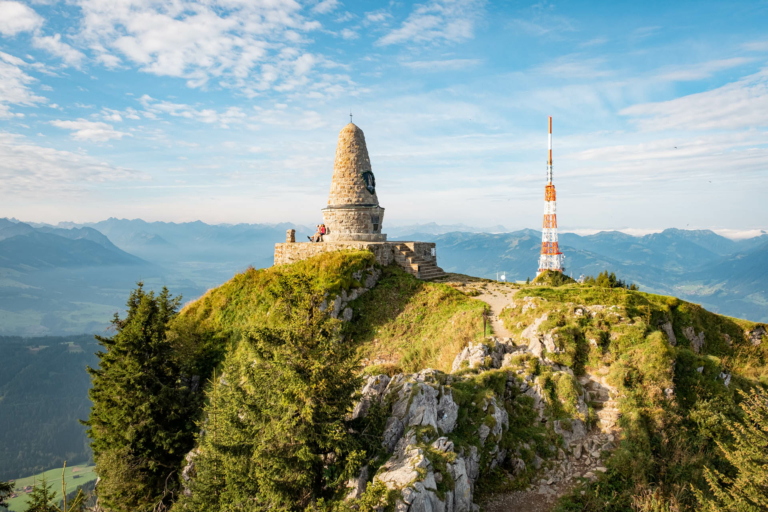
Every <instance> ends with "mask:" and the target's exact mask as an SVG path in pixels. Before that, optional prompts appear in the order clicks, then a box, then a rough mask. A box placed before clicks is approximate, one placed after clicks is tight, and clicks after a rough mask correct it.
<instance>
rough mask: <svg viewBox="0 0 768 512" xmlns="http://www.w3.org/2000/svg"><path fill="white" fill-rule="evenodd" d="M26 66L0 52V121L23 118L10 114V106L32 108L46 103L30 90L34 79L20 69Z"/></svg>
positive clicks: (16, 114)
mask: <svg viewBox="0 0 768 512" xmlns="http://www.w3.org/2000/svg"><path fill="white" fill-rule="evenodd" d="M27 65H28V64H27V62H26V61H24V60H22V59H20V58H18V57H14V56H13V55H9V54H7V53H3V52H0V119H3V118H6V119H7V118H10V117H24V115H23V114H20V113H12V112H11V110H10V105H24V106H33V105H36V104H38V103H45V102H46V101H47V100H46V98H44V97H42V96H38V95H36V94H34V93H33V92H32V91H31V90H30V88H29V84H31V83H32V82H35V79H34V78H33V77H31V76H29V75H28V74H26V73H25V72H24V71H23V70H22V69H21V68H22V67H24V66H27Z"/></svg>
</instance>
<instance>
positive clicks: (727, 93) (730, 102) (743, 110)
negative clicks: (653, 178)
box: [619, 69, 768, 130]
mask: <svg viewBox="0 0 768 512" xmlns="http://www.w3.org/2000/svg"><path fill="white" fill-rule="evenodd" d="M619 113H620V114H621V115H624V116H628V117H630V118H632V119H631V120H632V122H634V123H636V124H637V125H638V127H640V128H641V129H643V130H734V129H743V128H755V127H764V126H768V69H764V70H762V71H760V72H759V73H755V74H753V75H750V76H747V77H745V78H742V79H741V80H738V81H736V82H733V83H730V84H727V85H724V86H722V87H718V88H717V89H714V90H711V91H706V92H701V93H698V94H690V95H688V96H683V97H680V98H676V99H673V100H669V101H663V102H657V103H644V104H640V105H634V106H631V107H628V108H625V109H623V110H621V111H620V112H619Z"/></svg>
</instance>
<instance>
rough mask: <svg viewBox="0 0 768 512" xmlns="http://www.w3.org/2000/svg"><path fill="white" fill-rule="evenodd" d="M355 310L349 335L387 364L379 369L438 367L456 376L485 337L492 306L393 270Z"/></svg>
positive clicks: (368, 355) (370, 356) (364, 350)
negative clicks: (459, 359) (466, 353)
mask: <svg viewBox="0 0 768 512" xmlns="http://www.w3.org/2000/svg"><path fill="white" fill-rule="evenodd" d="M352 308H353V311H354V312H355V316H354V317H353V320H352V322H351V323H349V324H347V325H346V326H345V334H346V335H348V336H349V337H351V339H352V340H354V341H355V342H356V343H359V344H361V354H362V356H363V357H365V358H368V359H369V360H371V361H374V360H377V359H379V360H384V361H387V363H385V364H384V365H380V366H378V367H377V368H375V370H376V371H384V372H386V373H390V374H391V373H397V372H417V371H419V370H422V369H424V368H434V369H437V370H441V371H444V372H446V373H450V371H451V365H452V364H453V360H454V358H455V357H456V355H457V354H458V353H459V352H460V351H461V350H462V349H463V348H464V347H465V346H466V345H467V343H469V342H470V341H479V340H481V339H482V331H483V311H485V310H486V308H487V305H486V304H485V303H484V302H482V301H479V300H476V299H472V298H470V297H468V296H467V295H466V294H464V293H462V292H460V291H457V290H455V289H454V288H452V287H450V286H448V285H444V284H439V283H430V282H424V281H419V280H418V279H415V278H414V277H413V276H411V275H410V274H407V273H405V272H403V271H402V270H400V269H399V268H396V267H394V266H390V267H387V268H385V269H384V272H383V274H382V276H381V279H380V280H379V284H378V285H377V286H376V287H375V288H374V289H373V290H371V291H369V292H368V293H366V294H364V295H362V296H361V297H360V298H358V299H357V300H356V301H354V302H353V303H352ZM371 371H373V370H371Z"/></svg>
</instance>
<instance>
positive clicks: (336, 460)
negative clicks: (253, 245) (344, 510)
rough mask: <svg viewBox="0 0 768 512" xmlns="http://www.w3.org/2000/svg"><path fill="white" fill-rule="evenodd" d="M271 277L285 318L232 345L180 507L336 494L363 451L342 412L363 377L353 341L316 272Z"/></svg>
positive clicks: (251, 505) (261, 504) (282, 502)
mask: <svg viewBox="0 0 768 512" xmlns="http://www.w3.org/2000/svg"><path fill="white" fill-rule="evenodd" d="M274 286H275V288H274V290H275V292H276V293H278V295H279V297H280V300H279V304H278V305H277V306H276V309H273V310H272V311H273V313H275V314H280V315H281V316H282V317H284V318H285V321H286V325H285V326H283V327H254V328H253V329H252V330H250V331H248V332H247V333H245V335H244V337H243V339H242V340H241V342H240V343H239V344H238V346H237V348H236V349H235V350H233V351H230V352H229V354H228V355H227V359H226V361H225V363H224V365H223V375H222V378H221V380H220V382H216V383H214V385H215V387H214V388H213V389H212V390H211V392H210V393H209V404H208V406H207V407H206V410H205V416H206V421H205V424H204V425H203V429H204V430H203V432H204V434H202V435H201V436H200V439H199V445H198V449H197V450H196V452H195V454H194V455H193V460H194V469H192V470H191V471H189V472H188V473H187V476H188V477H191V479H192V480H191V491H192V492H191V496H190V497H188V498H184V499H182V500H181V502H180V503H179V504H178V508H179V509H184V508H187V509H188V510H200V511H203V510H206V511H215V510H244V511H247V510H253V511H256V510H300V509H303V508H305V507H307V506H309V505H312V504H314V503H315V502H316V501H317V500H318V499H320V498H323V497H332V495H333V494H334V491H335V489H336V488H337V487H338V486H339V484H340V483H343V482H345V481H346V480H347V479H348V478H349V477H351V476H352V474H353V472H354V471H356V470H357V469H358V467H359V459H360V458H361V457H362V456H364V455H365V453H364V452H363V451H361V450H359V448H360V445H359V443H357V442H356V440H355V438H354V437H353V435H352V434H351V433H350V432H349V429H348V426H347V422H346V421H345V418H346V417H347V415H348V413H349V412H350V411H351V406H352V400H353V396H354V395H355V392H356V391H357V389H358V388H359V387H360V384H361V382H362V379H361V378H360V377H359V367H358V364H357V363H358V360H359V358H358V357H357V356H356V347H355V346H354V345H353V344H351V343H345V342H344V340H343V337H342V335H341V334H340V333H339V329H338V327H339V324H340V320H337V319H333V318H331V317H330V315H329V314H328V312H327V311H325V312H322V311H320V309H319V307H318V306H319V305H320V303H321V302H322V301H323V297H322V294H320V293H318V292H317V291H316V290H313V289H312V283H311V280H310V278H309V276H306V275H296V274H290V275H283V276H280V277H279V278H278V280H277V282H276V283H274Z"/></svg>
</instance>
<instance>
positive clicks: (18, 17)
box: [0, 1, 43, 37]
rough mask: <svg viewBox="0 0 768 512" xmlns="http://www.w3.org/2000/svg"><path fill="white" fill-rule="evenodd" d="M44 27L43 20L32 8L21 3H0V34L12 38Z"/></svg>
mask: <svg viewBox="0 0 768 512" xmlns="http://www.w3.org/2000/svg"><path fill="white" fill-rule="evenodd" d="M42 25H43V18H42V17H41V16H40V15H39V14H37V13H36V12H35V11H34V9H32V8H31V7H29V6H27V5H24V4H22V3H20V2H8V1H0V34H3V35H4V36H11V37H12V36H15V35H16V34H18V33H20V32H28V31H32V30H36V29H38V28H40V27H41V26H42Z"/></svg>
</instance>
